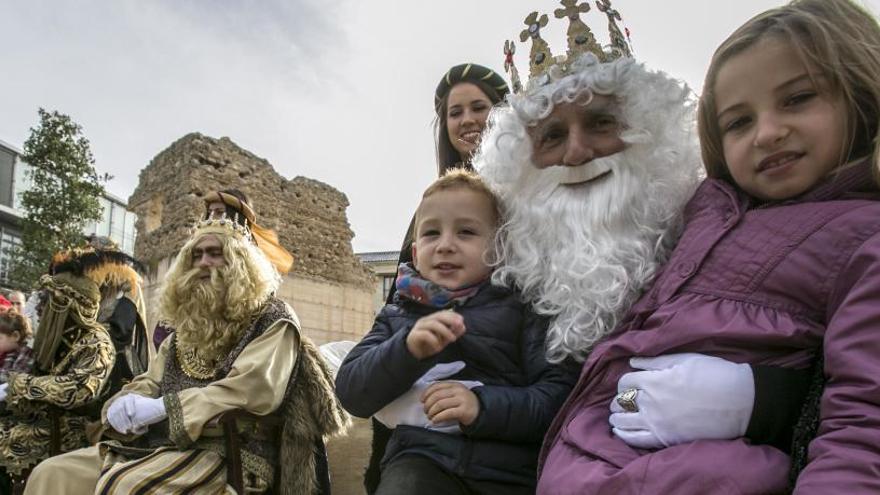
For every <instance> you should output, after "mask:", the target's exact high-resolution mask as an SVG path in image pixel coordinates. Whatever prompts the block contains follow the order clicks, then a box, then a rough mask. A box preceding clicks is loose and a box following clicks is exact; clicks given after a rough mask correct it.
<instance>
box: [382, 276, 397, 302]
mask: <svg viewBox="0 0 880 495" xmlns="http://www.w3.org/2000/svg"><path fill="white" fill-rule="evenodd" d="M395 280H397V276H395V275H385V276H384V277H382V300H383V301H387V300H388V293H389V292H391V288H392V287H394V281H395Z"/></svg>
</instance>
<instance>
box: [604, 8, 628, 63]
mask: <svg viewBox="0 0 880 495" xmlns="http://www.w3.org/2000/svg"><path fill="white" fill-rule="evenodd" d="M596 8H597V9H599V11H600V12H603V13H604V14H605V15H607V16H608V34H609V35H610V36H611V52H612V53H611V55H610V56H611V58H612V59H615V58H620V57H632V51H631V50H630V47H629V43H627V38H629V36H626V37H624V35H623V33H622V32H621V31H620V28H619V27H618V26H617V21H621V20H622V19H621V17H620V12H618V11H616V10H614V9H612V8H611V0H596Z"/></svg>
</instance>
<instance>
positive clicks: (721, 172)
mask: <svg viewBox="0 0 880 495" xmlns="http://www.w3.org/2000/svg"><path fill="white" fill-rule="evenodd" d="M878 121H880V27H878V25H877V22H876V21H875V20H874V19H873V18H872V17H871V16H870V15H869V14H868V13H866V12H865V11H864V10H862V9H861V8H859V7H857V6H855V5H854V4H853V3H852V2H851V1H849V0H801V1H797V0H796V1H794V2H792V3H791V4H789V5H787V6H785V7H781V8H777V9H773V10H770V11H767V12H765V13H763V14H760V15H758V16H757V17H755V18H753V19H752V20H750V21H748V22H747V23H746V24H745V25H743V26H742V27H741V28H739V29H738V30H737V31H736V32H734V33H733V34H732V35H731V36H730V37H729V38H728V39H727V40H726V41H724V43H722V45H721V47H720V48H719V49H718V50H717V51H716V53H715V55H714V57H713V59H712V63H711V65H710V68H709V72H708V75H707V77H706V82H705V86H704V90H703V95H702V98H701V100H700V108H699V132H700V138H701V147H702V155H703V160H704V163H705V166H706V171H707V175H708V178H707V179H706V180H705V181H704V182H703V184H702V185H701V186H700V187H699V189H698V190H697V192H696V194H695V195H694V197H693V198H692V199H691V201H690V202H689V204H688V206H687V208H686V210H685V222H686V225H685V229H684V232H683V234H682V236H681V239H680V241H679V243H678V245H677V247H676V248H675V250H674V252H673V253H672V255H671V256H670V259H669V261H668V263H667V264H666V265H665V266H664V268H663V269H662V270H661V271H660V272H659V274H658V275H657V277H656V278H655V280H654V282H653V284H652V286H651V287H650V288H649V289H648V290H646V291H645V292H644V294H643V295H642V297H641V298H640V299H639V301H638V302H637V303H636V304H635V305H634V306H633V307H632V308H631V310H630V311H629V312H628V314H627V316H626V317H625V318H624V319H623V321H622V323H621V324H620V325H619V326H618V327H617V329H616V330H615V332H614V333H613V334H612V335H611V337H610V338H608V339H607V340H606V341H604V342H603V343H601V344H599V345H597V346H596V347H595V348H594V350H593V351H592V353H591V354H590V356H589V357H588V359H587V361H586V363H585V366H584V370H583V373H582V375H581V378H580V381H579V383H578V385H577V386H576V387H575V389H574V390H573V392H572V394H571V396H570V397H569V399H568V401H567V403H566V404H565V406H563V408H562V410H561V411H560V413H559V414H558V416H557V417H556V419H555V420H554V423H553V425H552V426H551V428H550V431H549V432H548V435H547V437H546V439H545V445H544V449H543V452H542V456H541V463H542V466H541V468H540V476H539V483H538V492H539V493H543V494H553V495H562V494H575V493H577V494H582V493H620V494H630V493H633V494H634V493H643V494H649V493H650V494H653V493H676V494H679V493H713V494H717V493H724V494H727V493H730V494H733V493H781V492H785V491H787V490H789V489H790V488H791V487H790V486H789V482H788V471H789V466H790V459H789V457H788V456H787V455H786V454H784V453H783V452H782V451H780V450H777V449H776V448H774V447H771V446H766V445H753V444H751V443H749V442H748V441H747V440H745V439H743V438H742V437H739V436H737V434H734V435H726V436H725V435H721V436H718V435H708V436H709V437H713V438H716V439H715V440H697V441H687V440H685V441H683V440H681V439H680V438H677V435H676V424H675V423H676V421H677V422H678V423H679V424H684V423H688V422H691V421H699V422H704V423H708V424H711V423H715V424H717V425H718V428H719V429H722V430H727V431H733V432H735V431H739V432H740V433H739V434H740V435H741V432H742V431H743V428H744V425H743V424H742V423H743V421H744V420H745V421H747V420H748V414H745V415H736V414H734V415H731V416H724V415H722V414H717V413H715V412H713V411H717V410H720V409H722V408H718V409H713V408H712V407H711V406H712V404H713V402H714V401H716V400H717V401H718V402H722V403H724V402H729V401H730V400H737V399H736V398H734V399H731V398H730V396H731V395H735V391H731V390H726V389H721V388H720V387H719V389H717V390H713V389H712V387H711V386H709V387H706V386H702V385H700V386H698V387H697V388H698V389H699V390H698V391H696V392H695V394H697V395H699V397H698V398H697V399H698V400H696V402H700V401H701V402H702V403H704V404H706V405H707V407H705V408H703V409H702V414H700V410H696V413H697V414H696V415H695V416H694V417H679V418H677V419H676V421H668V419H669V417H670V415H669V414H668V411H667V414H665V415H663V414H658V415H656V417H657V418H666V421H667V423H666V424H656V423H653V422H652V421H653V418H654V417H655V416H652V415H650V414H646V411H648V410H650V409H651V408H652V407H668V404H669V403H672V404H673V406H674V404H675V402H676V400H677V401H679V402H681V403H688V402H691V403H693V402H695V400H694V398H693V397H688V395H693V394H685V395H682V396H679V397H678V398H677V399H676V398H673V400H672V401H669V400H667V401H666V402H664V401H663V399H664V398H663V397H657V394H656V393H655V391H656V390H662V389H663V388H664V386H665V384H663V383H662V375H659V374H654V373H653V371H654V370H659V369H667V368H670V367H674V366H676V365H678V364H679V363H685V362H687V361H688V360H689V359H693V354H690V353H701V354H708V355H712V356H717V357H719V358H723V359H726V360H728V361H733V362H736V363H750V364H761V365H770V366H780V367H786V368H793V369H805V368H808V367H809V366H810V365H811V363H813V362H814V361H815V360H817V359H820V358H821V359H824V365H823V366H824V368H823V370H824V378H825V387H824V391H822V392H821V399H820V407H819V411H820V413H819V415H818V427H817V429H816V436H815V439H813V441H812V442H810V444H809V450H808V452H809V455H808V461H809V462H808V463H807V465H806V467H805V468H804V470H803V471H802V472H801V473H800V476H799V477H798V478H797V480H796V484H795V486H794V490H795V492H796V493H817V494H818V493H822V494H824V493H880V359H878V356H880V301H878V299H877V298H878V295H880V201H877V200H878V199H880V189H878V184H877V179H876V177H877V173H878V163H880V153H878V150H877V149H876V144H877V143H878V139H880V134H878ZM659 355H664V356H663V357H661V358H654V359H652V358H646V357H645V356H659ZM636 356H639V357H636ZM703 357H704V358H706V359H714V358H710V357H708V356H703ZM634 369H647V370H648V371H642V372H633V370H634ZM706 394H709V395H708V396H707V395H706ZM711 394H714V396H715V399H713V398H712V395H711ZM665 399H669V398H668V397H667V398H665ZM609 403H610V404H611V409H612V412H613V414H612V415H611V418H610V422H611V428H609V426H608V422H609V417H608V407H609ZM727 410H728V411H729V410H731V409H730V408H728V409H727ZM690 412H691V413H694V409H690ZM731 425H733V427H732V428H728V427H729V426H731ZM690 440H692V439H690ZM658 445H659V446H661V447H662V448H660V449H659V450H657V449H656V448H655V447H657V446H658ZM647 447H651V448H647Z"/></svg>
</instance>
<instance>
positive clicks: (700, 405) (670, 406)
mask: <svg viewBox="0 0 880 495" xmlns="http://www.w3.org/2000/svg"><path fill="white" fill-rule="evenodd" d="M629 363H630V366H632V367H633V368H636V369H643V370H647V371H635V372H632V373H627V374H625V375H623V376H622V377H621V378H620V381H618V382H617V390H618V392H623V391H624V390H629V389H636V390H638V392H637V394H636V398H635V401H636V405H637V406H638V412H625V411H624V409H623V407H621V406H620V404H618V402H617V400H612V401H611V412H612V414H611V416H610V417H609V421H610V422H611V426H612V427H613V428H612V431H613V432H614V434H615V435H617V436H618V437H619V438H620V439H621V440H623V441H624V442H626V443H627V444H628V445H630V446H633V447H637V448H642V449H657V448H661V447H669V446H672V445H677V444H680V443H685V442H692V441H694V440H726V439H731V438H738V437H741V436H743V435H744V434H745V432H746V429H747V428H748V426H749V419H750V418H751V415H752V408H753V407H754V402H755V383H754V378H753V376H752V369H751V368H750V367H749V365H748V364H737V363H733V362H730V361H726V360H724V359H721V358H718V357H712V356H706V355H703V354H694V353H688V354H669V355H666V356H658V357H654V358H639V357H636V358H632V359H630V362H629ZM615 399H616V398H615Z"/></svg>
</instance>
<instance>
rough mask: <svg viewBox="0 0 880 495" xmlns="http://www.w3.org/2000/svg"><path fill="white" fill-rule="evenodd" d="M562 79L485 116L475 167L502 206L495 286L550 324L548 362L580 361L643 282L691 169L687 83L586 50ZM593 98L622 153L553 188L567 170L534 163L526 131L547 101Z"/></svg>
mask: <svg viewBox="0 0 880 495" xmlns="http://www.w3.org/2000/svg"><path fill="white" fill-rule="evenodd" d="M569 72H570V73H569V75H566V76H563V77H558V78H556V77H554V78H553V79H554V80H552V81H550V82H549V83H548V84H545V85H542V86H537V87H533V88H530V89H529V90H528V91H527V92H526V93H524V94H523V93H520V94H514V95H510V96H509V97H508V103H509V105H508V106H501V107H498V108H497V109H496V110H495V111H493V113H492V115H491V117H490V123H489V130H488V131H487V134H486V135H485V136H484V138H483V140H482V145H481V148H480V151H479V153H478V154H477V156H476V157H475V160H474V165H475V168H476V169H477V170H478V171H479V172H480V174H481V175H482V176H483V177H484V178H485V179H486V181H487V182H488V183H489V184H490V186H492V187H493V189H494V190H495V191H496V192H497V193H498V195H499V197H500V198H501V200H502V204H503V206H504V210H505V211H504V213H505V217H506V221H505V223H504V224H503V226H502V227H501V229H500V231H499V235H498V242H497V249H498V253H497V255H498V263H499V267H498V268H497V269H496V271H495V273H494V274H493V280H494V281H495V282H496V283H499V284H504V285H509V286H516V287H518V288H519V289H520V290H521V291H522V294H523V297H524V298H525V300H527V301H529V302H531V303H532V305H533V306H534V308H535V310H536V311H537V312H539V313H541V314H545V315H550V316H552V317H554V318H553V323H552V325H551V328H550V331H549V333H548V336H547V357H548V359H549V360H551V361H553V362H558V361H561V360H563V359H565V358H567V357H572V358H574V359H576V360H579V361H582V360H584V359H585V358H586V355H587V354H588V353H589V351H590V349H591V348H592V347H593V346H594V345H595V344H596V342H597V341H598V340H600V339H601V338H602V337H604V336H605V335H607V334H608V333H609V332H611V331H612V330H613V329H614V327H615V325H616V324H617V323H618V321H619V320H620V318H621V317H622V316H623V314H624V313H625V312H626V311H627V310H628V309H629V307H630V306H631V305H632V303H633V302H634V301H635V299H636V298H637V297H638V296H639V294H640V292H641V291H642V289H643V288H644V287H645V285H646V284H647V283H648V282H650V281H651V280H652V278H653V276H654V274H655V273H656V271H657V268H658V267H659V266H660V265H661V264H662V263H663V262H664V261H665V260H666V258H667V256H668V254H669V252H670V251H671V248H672V247H673V246H674V244H675V241H676V240H677V237H678V235H679V233H680V219H681V211H682V209H683V207H684V204H685V203H686V201H687V200H688V199H689V198H690V196H691V195H692V194H693V191H694V189H695V187H696V184H697V182H698V179H699V177H700V170H701V167H700V160H699V148H698V146H697V140H696V134H695V130H696V129H695V121H694V109H695V105H694V99H693V96H692V93H691V91H690V90H689V89H688V88H687V87H686V86H685V85H683V84H682V83H680V82H678V81H676V80H674V79H672V78H670V77H669V76H668V75H666V74H664V73H661V72H652V71H649V70H648V69H646V68H645V67H644V65H642V64H640V63H637V62H636V61H635V60H633V59H631V58H621V59H618V60H615V61H612V62H608V63H599V62H598V60H597V59H596V57H595V56H593V55H592V54H587V55H584V56H582V57H581V58H580V59H579V60H577V61H576V62H575V63H574V64H572V66H571V68H570V71H569ZM593 94H599V95H607V96H612V97H614V98H615V100H616V101H617V102H618V104H619V115H618V117H619V120H620V122H622V124H623V131H622V132H621V139H622V140H623V141H624V142H625V143H626V145H627V146H626V149H625V150H624V151H622V152H620V153H617V154H614V155H611V156H608V157H602V158H599V159H597V160H593V162H594V163H599V162H600V161H601V162H606V163H603V165H606V166H608V167H610V169H611V173H610V174H609V175H608V176H605V177H602V178H600V179H597V180H595V181H593V182H588V183H585V184H579V185H576V186H567V185H560V181H561V179H562V178H563V176H564V175H565V173H566V170H565V168H566V167H549V168H547V169H543V170H542V169H538V168H537V167H535V166H534V164H533V162H532V153H533V147H532V139H531V137H530V134H529V132H530V128H531V127H533V126H534V125H535V124H536V123H538V121H540V120H541V119H544V118H546V117H547V116H549V115H550V114H551V112H552V111H553V109H554V106H555V105H557V104H560V103H570V102H576V103H577V104H582V102H583V101H585V100H584V99H585V98H589V97H591V96H592V95H593ZM587 101H589V100H587ZM584 104H585V103H584Z"/></svg>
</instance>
